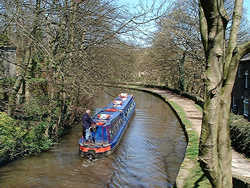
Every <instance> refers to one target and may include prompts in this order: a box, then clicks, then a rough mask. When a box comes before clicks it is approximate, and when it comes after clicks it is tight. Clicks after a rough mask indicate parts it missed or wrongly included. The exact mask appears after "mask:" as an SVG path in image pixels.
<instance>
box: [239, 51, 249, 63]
mask: <svg viewBox="0 0 250 188" xmlns="http://www.w3.org/2000/svg"><path fill="white" fill-rule="evenodd" d="M240 61H241V62H242V61H250V53H248V54H246V55H245V56H243V57H242V58H241V59H240Z"/></svg>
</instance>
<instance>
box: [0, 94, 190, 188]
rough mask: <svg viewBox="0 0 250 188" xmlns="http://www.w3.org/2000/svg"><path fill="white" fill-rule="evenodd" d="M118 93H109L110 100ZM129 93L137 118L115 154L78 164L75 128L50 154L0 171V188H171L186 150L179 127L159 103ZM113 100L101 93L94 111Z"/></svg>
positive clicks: (35, 157)
mask: <svg viewBox="0 0 250 188" xmlns="http://www.w3.org/2000/svg"><path fill="white" fill-rule="evenodd" d="M109 92H111V91H109ZM119 92H120V91H118V90H112V94H113V95H117V94H118V93H119ZM129 93H133V94H134V95H135V97H136V105H137V106H136V112H135V114H134V116H133V117H132V119H131V121H130V125H129V127H128V129H127V131H126V133H125V134H124V137H123V139H122V141H121V144H120V146H119V147H118V149H117V150H116V151H115V152H114V153H113V154H111V155H110V156H108V157H105V158H100V159H96V160H94V161H88V160H86V159H82V158H80V157H79V156H78V138H79V137H80V135H81V126H80V124H79V126H77V127H75V128H74V129H72V131H71V133H70V134H69V135H67V136H65V138H64V139H63V141H62V142H61V143H60V144H58V145H56V146H55V147H54V148H53V149H52V150H51V151H49V152H46V153H43V154H41V155H39V156H34V157H30V158H27V159H23V160H19V161H15V162H12V163H10V164H8V165H6V166H4V167H2V168H0V187H1V188H2V187H3V188H15V187H18V188H71V187H72V188H78V187H79V188H82V187H84V188H102V187H103V188H158V187H159V188H168V187H169V188H170V187H173V184H174V182H175V178H176V176H177V173H178V169H179V166H180V164H181V161H182V159H183V157H184V152H185V147H186V143H185V136H184V133H183V131H182V129H181V127H180V125H179V122H178V120H177V119H176V117H175V115H174V113H173V112H172V111H171V109H170V108H169V107H168V105H167V104H165V103H164V102H163V101H162V100H161V99H159V98H157V97H155V96H152V95H150V94H146V93H142V92H135V91H129ZM112 99H113V97H111V96H108V95H107V94H104V93H101V94H100V95H99V97H98V98H97V102H96V105H95V108H101V107H103V106H105V105H106V104H107V103H109V102H110V101H111V100H112Z"/></svg>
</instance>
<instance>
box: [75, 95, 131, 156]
mask: <svg viewBox="0 0 250 188" xmlns="http://www.w3.org/2000/svg"><path fill="white" fill-rule="evenodd" d="M134 99H135V98H134V96H133V95H129V94H127V93H121V94H120V95H119V96H118V97H116V98H115V99H114V100H113V101H112V102H111V103H109V104H108V105H107V106H106V107H104V108H102V109H101V110H99V111H98V112H97V113H96V114H95V115H94V116H93V117H92V119H93V120H94V121H95V123H96V126H95V131H94V132H93V133H92V139H91V141H86V140H85V139H84V138H80V140H79V154H80V156H81V157H87V158H89V159H93V158H96V157H98V156H102V155H108V154H110V153H112V152H113V151H114V149H115V148H116V147H117V146H118V144H119V142H120V140H121V138H122V136H123V134H124V132H125V130H126V128H127V127H128V122H129V120H130V119H131V116H132V115H133V113H134V111H135V105H136V104H135V100H134Z"/></svg>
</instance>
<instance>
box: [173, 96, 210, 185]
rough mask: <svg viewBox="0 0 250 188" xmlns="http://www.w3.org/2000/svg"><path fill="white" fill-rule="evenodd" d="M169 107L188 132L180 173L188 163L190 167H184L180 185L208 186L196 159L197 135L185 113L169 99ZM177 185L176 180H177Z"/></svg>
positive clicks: (197, 149)
mask: <svg viewBox="0 0 250 188" xmlns="http://www.w3.org/2000/svg"><path fill="white" fill-rule="evenodd" d="M168 103H169V104H170V105H171V107H172V108H173V109H174V110H175V112H176V113H177V114H178V116H179V118H180V120H181V123H182V124H184V126H185V128H186V132H187V134H188V145H187V148H186V155H185V159H184V162H183V164H182V166H181V169H180V173H182V172H181V171H182V169H186V167H189V166H190V163H192V164H191V166H192V168H188V169H186V171H187V172H185V173H186V175H187V176H185V179H184V180H181V181H182V182H183V185H181V186H182V187H184V188H190V187H202V188H210V187H211V184H210V183H209V181H208V179H207V178H206V176H205V175H204V173H203V171H202V170H201V168H200V165H199V162H198V161H197V160H198V151H199V137H198V135H197V133H196V132H195V131H194V130H192V124H191V122H190V121H189V120H188V119H187V116H186V113H185V112H184V110H183V109H182V107H180V106H179V105H178V104H176V103H175V102H172V101H169V102H168ZM180 178H182V176H180V174H179V176H178V178H177V181H179V180H178V179H180ZM177 185H178V182H177Z"/></svg>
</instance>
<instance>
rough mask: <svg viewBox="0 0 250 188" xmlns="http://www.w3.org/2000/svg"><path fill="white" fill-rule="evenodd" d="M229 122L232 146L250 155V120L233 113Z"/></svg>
mask: <svg viewBox="0 0 250 188" xmlns="http://www.w3.org/2000/svg"><path fill="white" fill-rule="evenodd" d="M229 124H230V133H231V141H232V146H233V147H234V148H235V150H237V151H238V152H240V153H243V154H245V155H246V156H247V157H250V122H248V121H247V120H246V119H244V117H243V116H239V115H235V114H231V115H230V121H229Z"/></svg>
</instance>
